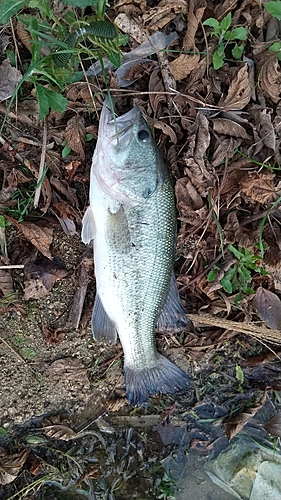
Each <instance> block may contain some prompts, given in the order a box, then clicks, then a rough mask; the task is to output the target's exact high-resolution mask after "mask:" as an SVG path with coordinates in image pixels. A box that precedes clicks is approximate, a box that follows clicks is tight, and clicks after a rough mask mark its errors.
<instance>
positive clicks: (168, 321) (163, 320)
mask: <svg viewBox="0 0 281 500" xmlns="http://www.w3.org/2000/svg"><path fill="white" fill-rule="evenodd" d="M191 325H192V323H191V322H190V320H189V319H188V316H187V314H186V312H185V310H184V308H183V307H182V305H181V300H180V296H179V291H178V287H177V282H176V278H175V275H174V273H173V275H172V279H171V285H170V291H169V293H168V296H167V299H166V302H165V304H164V307H163V309H162V311H161V312H160V315H159V318H158V321H157V330H159V331H161V332H163V331H166V332H177V331H181V330H190V328H191Z"/></svg>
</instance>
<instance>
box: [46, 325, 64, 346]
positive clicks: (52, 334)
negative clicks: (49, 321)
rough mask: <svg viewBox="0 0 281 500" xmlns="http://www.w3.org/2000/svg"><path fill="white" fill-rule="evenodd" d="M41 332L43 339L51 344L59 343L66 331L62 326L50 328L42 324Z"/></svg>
mask: <svg viewBox="0 0 281 500" xmlns="http://www.w3.org/2000/svg"><path fill="white" fill-rule="evenodd" d="M42 333H43V337H44V340H45V341H46V342H47V343H48V344H52V345H57V344H61V342H62V341H63V340H64V339H65V337H66V331H65V330H64V329H63V328H52V327H51V326H47V325H42Z"/></svg>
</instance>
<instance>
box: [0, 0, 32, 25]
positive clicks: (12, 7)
mask: <svg viewBox="0 0 281 500" xmlns="http://www.w3.org/2000/svg"><path fill="white" fill-rule="evenodd" d="M25 4H26V0H16V1H15V0H3V1H2V2H0V20H1V24H7V23H8V22H9V21H10V17H12V16H14V15H15V14H17V12H18V11H19V10H20V9H22V8H23V7H24V6H25Z"/></svg>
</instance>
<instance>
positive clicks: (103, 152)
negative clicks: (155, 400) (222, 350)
mask: <svg viewBox="0 0 281 500" xmlns="http://www.w3.org/2000/svg"><path fill="white" fill-rule="evenodd" d="M175 227H176V213H175V202H174V194H173V189H172V186H171V182H170V178H169V174H168V171H167V169H166V167H165V164H164V162H163V160H162V158H161V156H160V153H159V151H158V148H157V146H156V143H155V141H154V139H153V137H152V134H151V131H150V129H149V127H148V125H147V122H146V121H145V119H144V118H143V116H142V114H141V112H140V110H139V109H138V108H137V107H135V108H133V109H132V110H131V111H129V112H128V113H126V114H124V115H122V116H119V117H116V118H115V117H113V116H112V113H111V111H110V109H109V103H108V100H106V101H105V103H104V105H103V109H102V113H101V117H100V124H99V133H98V140H97V145H96V148H95V152H94V155H93V162H92V168H91V178H90V206H89V208H88V209H87V211H86V213H85V216H84V218H83V228H82V240H83V242H84V243H86V244H87V243H89V242H90V241H91V240H93V242H94V263H95V275H96V290H97V292H96V298H95V303H94V307H93V315H92V330H93V335H94V338H95V340H97V341H99V340H101V339H103V340H104V341H105V342H107V343H114V342H115V341H116V339H117V335H119V338H120V340H121V343H122V347H123V351H124V373H125V382H126V395H127V399H128V402H129V403H130V404H131V405H143V404H144V403H146V402H147V400H148V399H149V397H150V396H151V395H153V394H157V393H173V392H175V391H177V390H183V389H187V388H188V387H190V385H191V383H190V379H189V377H188V375H187V374H186V373H185V372H183V371H182V370H181V369H180V368H178V367H177V366H176V365H175V364H174V363H172V362H171V361H169V360H168V359H167V358H165V357H164V356H162V355H160V353H159V352H158V351H157V350H156V347H155V327H156V324H157V325H158V328H159V329H161V328H165V329H167V328H169V326H172V327H174V326H175V324H176V326H185V327H186V326H187V325H188V324H189V320H188V318H187V316H186V314H185V312H184V310H183V308H182V306H181V304H180V298H179V294H178V290H177V286H176V280H175V277H174V273H173V261H174V241H175ZM157 321H158V323H157Z"/></svg>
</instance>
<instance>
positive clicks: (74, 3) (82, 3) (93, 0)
mask: <svg viewBox="0 0 281 500" xmlns="http://www.w3.org/2000/svg"><path fill="white" fill-rule="evenodd" d="M63 3H66V5H71V7H88V6H89V5H93V6H94V7H97V6H98V3H99V0H63Z"/></svg>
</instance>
